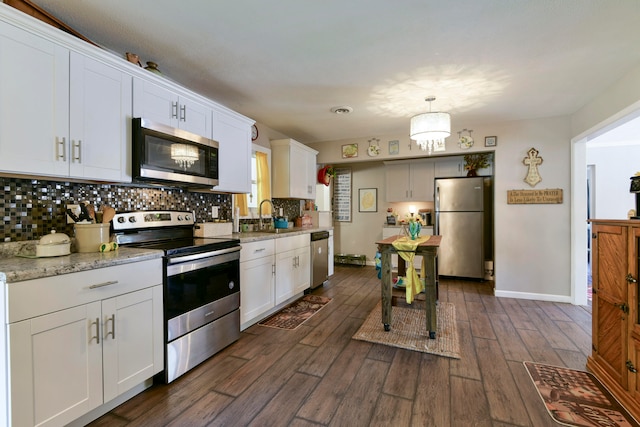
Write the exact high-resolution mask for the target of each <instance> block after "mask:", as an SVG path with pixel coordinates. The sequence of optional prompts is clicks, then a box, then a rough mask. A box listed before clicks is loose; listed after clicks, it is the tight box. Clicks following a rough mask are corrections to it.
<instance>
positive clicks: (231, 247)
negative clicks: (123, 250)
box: [113, 211, 240, 382]
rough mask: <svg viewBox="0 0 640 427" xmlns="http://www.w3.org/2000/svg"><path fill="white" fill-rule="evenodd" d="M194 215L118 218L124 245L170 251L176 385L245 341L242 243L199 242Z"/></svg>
mask: <svg viewBox="0 0 640 427" xmlns="http://www.w3.org/2000/svg"><path fill="white" fill-rule="evenodd" d="M194 224H195V218H194V214H193V213H192V212H181V211H180V212H179V211H137V212H124V213H119V214H116V216H115V217H114V219H113V229H114V233H115V236H116V242H117V243H118V244H119V245H121V246H131V247H144V248H147V249H160V250H163V251H164V262H163V265H164V274H163V280H164V324H165V343H166V347H165V370H164V381H165V382H171V381H173V380H174V379H176V378H178V377H179V376H180V375H182V374H184V373H185V372H187V371H188V370H190V369H191V368H193V367H194V366H196V365H198V364H199V363H201V362H203V361H204V360H206V359H208V358H209V357H211V356H212V355H214V354H215V353H217V352H218V351H220V350H222V349H223V348H224V347H226V346H228V345H229V344H231V343H233V342H234V341H236V340H238V338H239V337H240V310H239V309H240V241H239V240H238V239H230V238H196V237H194V236H193V228H194Z"/></svg>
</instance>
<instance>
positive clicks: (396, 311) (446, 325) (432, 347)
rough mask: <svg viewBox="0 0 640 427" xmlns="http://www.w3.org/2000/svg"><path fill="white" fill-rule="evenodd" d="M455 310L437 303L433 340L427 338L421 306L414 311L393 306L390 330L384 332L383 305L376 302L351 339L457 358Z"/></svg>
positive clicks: (425, 322) (457, 343)
mask: <svg viewBox="0 0 640 427" xmlns="http://www.w3.org/2000/svg"><path fill="white" fill-rule="evenodd" d="M455 310H456V308H455V306H454V305H453V304H451V303H447V302H439V303H438V305H437V318H438V330H437V332H436V339H429V332H428V331H427V328H426V324H427V320H426V312H425V309H424V307H422V308H420V309H416V308H405V307H396V306H394V307H393V308H392V309H391V330H390V331H385V330H384V326H383V325H382V302H379V303H378V305H377V306H376V307H375V308H374V309H373V310H372V311H371V313H369V316H368V317H367V319H366V320H365V321H364V323H363V324H362V326H361V327H360V329H358V332H356V334H355V335H354V336H353V338H354V339H357V340H362V341H369V342H373V343H378V344H384V345H390V346H393V347H400V348H405V349H407V350H414V351H421V352H423V353H431V354H437V355H439V356H446V357H452V358H455V359H460V343H459V340H458V329H457V326H456V311H455Z"/></svg>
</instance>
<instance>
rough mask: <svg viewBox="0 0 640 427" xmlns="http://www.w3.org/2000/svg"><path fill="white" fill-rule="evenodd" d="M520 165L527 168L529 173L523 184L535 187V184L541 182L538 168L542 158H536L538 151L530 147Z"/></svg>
mask: <svg viewBox="0 0 640 427" xmlns="http://www.w3.org/2000/svg"><path fill="white" fill-rule="evenodd" d="M522 163H524V164H525V165H526V166H529V171H528V172H527V176H526V177H525V178H524V182H526V183H527V184H529V185H530V186H532V187H535V186H536V184H537V183H539V182H540V181H542V178H541V177H540V173H538V166H539V165H541V164H542V157H538V150H536V149H535V148H533V147H532V148H531V149H530V150H529V151H527V157H525V158H524V159H523V160H522Z"/></svg>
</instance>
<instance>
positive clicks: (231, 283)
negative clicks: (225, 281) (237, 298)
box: [229, 280, 236, 289]
mask: <svg viewBox="0 0 640 427" xmlns="http://www.w3.org/2000/svg"><path fill="white" fill-rule="evenodd" d="M235 287H236V284H235V283H234V281H233V280H232V281H230V282H229V289H233V288H235Z"/></svg>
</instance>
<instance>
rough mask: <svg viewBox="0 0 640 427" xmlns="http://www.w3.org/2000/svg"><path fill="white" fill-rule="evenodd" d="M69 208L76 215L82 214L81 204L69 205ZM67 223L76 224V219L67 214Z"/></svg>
mask: <svg viewBox="0 0 640 427" xmlns="http://www.w3.org/2000/svg"><path fill="white" fill-rule="evenodd" d="M67 209H71V212H73V213H74V214H76V216H80V214H81V213H82V211H81V210H80V205H67ZM67 224H75V221H74V220H73V219H72V218H71V217H70V216H69V214H67Z"/></svg>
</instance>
